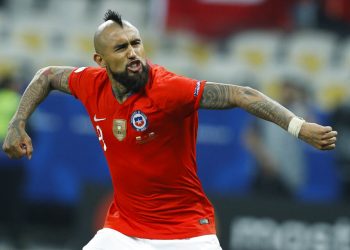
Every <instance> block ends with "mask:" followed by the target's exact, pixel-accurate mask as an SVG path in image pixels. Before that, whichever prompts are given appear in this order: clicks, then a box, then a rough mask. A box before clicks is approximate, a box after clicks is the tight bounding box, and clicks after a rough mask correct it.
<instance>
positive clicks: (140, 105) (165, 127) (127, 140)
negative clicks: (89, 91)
mask: <svg viewBox="0 0 350 250" xmlns="http://www.w3.org/2000/svg"><path fill="white" fill-rule="evenodd" d="M130 98H131V99H130V100H127V101H126V102H125V103H123V104H119V103H117V102H116V101H114V100H112V101H111V100H109V99H108V98H99V99H97V100H96V101H94V102H91V103H92V105H90V106H89V107H87V109H88V113H89V115H90V118H91V121H92V124H93V126H94V128H95V130H96V133H97V136H98V139H99V141H100V143H101V146H102V147H103V149H104V151H107V150H108V149H109V148H111V149H112V148H114V149H118V147H123V148H125V147H127V146H130V145H131V146H134V145H143V144H154V143H155V142H156V141H159V139H161V140H164V139H166V138H167V137H168V135H169V134H168V133H167V132H168V131H172V130H174V129H176V128H177V127H178V124H176V123H177V122H176V119H174V118H173V117H171V115H169V114H167V113H165V112H163V111H162V110H160V109H159V108H158V107H157V105H156V104H155V103H154V102H153V101H152V100H151V99H149V98H148V97H147V96H134V97H133V96H132V97H130Z"/></svg>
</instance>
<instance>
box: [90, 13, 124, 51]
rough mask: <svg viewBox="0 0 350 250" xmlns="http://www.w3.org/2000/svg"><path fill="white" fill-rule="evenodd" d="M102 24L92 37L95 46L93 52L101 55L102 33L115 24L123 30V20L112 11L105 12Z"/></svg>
mask: <svg viewBox="0 0 350 250" xmlns="http://www.w3.org/2000/svg"><path fill="white" fill-rule="evenodd" d="M103 21H104V23H102V24H101V25H100V26H99V27H98V28H97V30H96V32H95V35H94V46H95V51H96V53H101V51H102V50H103V46H104V44H103V41H102V40H103V39H102V36H103V31H104V30H105V29H106V28H107V27H108V26H110V25H112V24H117V25H119V26H120V27H121V28H123V20H122V17H121V15H120V14H119V13H118V12H115V11H112V10H107V11H106V13H105V15H104V18H103Z"/></svg>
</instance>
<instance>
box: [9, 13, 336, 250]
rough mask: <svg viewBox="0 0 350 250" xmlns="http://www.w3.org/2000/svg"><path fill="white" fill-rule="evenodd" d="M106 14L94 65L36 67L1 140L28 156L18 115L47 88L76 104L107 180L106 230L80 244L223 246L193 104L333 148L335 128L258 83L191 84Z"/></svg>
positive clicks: (23, 117)
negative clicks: (233, 112)
mask: <svg viewBox="0 0 350 250" xmlns="http://www.w3.org/2000/svg"><path fill="white" fill-rule="evenodd" d="M104 21H105V22H104V23H102V24H101V25H100V26H99V27H98V29H97V31H96V33H95V36H94V46H95V53H94V60H95V62H96V63H97V64H98V65H99V66H100V67H81V68H74V67H54V66H50V67H46V68H43V69H41V70H39V71H38V72H37V73H36V75H35V76H34V78H33V79H32V81H31V82H30V84H29V85H28V87H27V89H26V91H25V92H24V94H23V96H22V99H21V102H20V104H19V107H18V109H17V111H16V113H15V115H14V117H13V118H12V120H11V122H10V124H9V128H8V132H7V137H6V139H5V141H4V144H3V150H4V151H5V152H6V153H7V154H8V156H9V157H12V158H20V157H22V156H25V155H26V156H27V157H28V158H29V159H30V158H31V156H32V152H33V146H32V143H31V139H30V137H29V136H28V134H27V133H26V130H25V127H26V122H27V120H28V118H29V116H30V115H31V114H32V112H33V111H34V110H35V108H36V107H37V106H38V105H39V103H40V102H42V101H43V100H44V99H45V98H46V96H47V95H48V94H49V92H50V91H51V90H59V91H62V92H65V93H67V94H71V95H73V96H74V97H76V98H78V99H79V100H80V101H81V102H82V103H83V105H84V106H85V108H86V110H87V112H88V114H89V116H90V119H91V122H92V124H93V127H94V128H95V130H96V133H97V137H98V139H99V142H100V144H101V147H102V150H103V152H104V154H105V157H106V159H107V162H108V165H109V169H110V173H111V176H112V182H113V186H114V199H113V201H112V204H111V206H110V209H109V211H108V214H107V217H106V221H105V225H104V228H103V229H101V230H100V231H98V232H97V234H96V235H95V237H94V238H93V239H92V240H91V241H90V242H89V243H88V244H87V245H86V246H85V247H84V248H83V249H84V250H90V249H91V250H92V249H104V250H109V249H119V250H122V249H127V250H133V249H135V250H136V249H137V250H140V249H150V250H151V249H153V250H157V249H162V250H164V249H169V250H170V249H182V250H186V249H188V250H193V249H201V250H217V249H221V247H220V244H219V242H218V239H217V237H216V231H215V220H214V211H213V207H212V205H211V203H210V202H209V201H208V199H207V197H206V196H205V194H204V192H203V190H202V187H201V184H200V181H199V179H198V176H197V171H196V168H197V166H196V152H195V144H196V135H197V126H198V114H197V110H198V109H199V108H205V109H228V108H235V107H240V108H243V109H245V110H246V111H248V112H250V113H252V114H254V115H256V116H257V117H260V118H262V119H265V120H267V121H270V122H273V123H276V124H277V125H279V126H280V127H282V128H283V129H285V130H287V131H289V132H290V133H292V134H293V135H294V136H296V137H298V138H300V139H302V140H304V141H306V142H307V143H309V144H311V145H312V146H314V147H316V148H318V149H321V150H330V149H333V148H335V141H336V135H337V132H336V131H333V130H332V128H331V127H324V126H321V125H318V124H314V123H308V122H306V121H304V120H302V119H300V118H298V117H297V116H295V115H294V114H293V113H292V112H290V111H289V110H287V109H286V108H284V107H283V106H281V105H280V104H278V103H277V102H275V101H273V100H271V99H270V98H268V97H267V96H265V95H263V94H262V93H260V92H258V91H257V90H254V89H251V88H248V87H241V86H236V85H231V84H221V83H214V82H206V81H198V80H194V79H190V78H187V77H184V76H180V75H176V74H174V73H171V72H169V71H168V70H166V69H165V68H163V67H161V66H158V65H153V64H152V63H151V62H149V61H147V60H146V56H145V52H144V48H143V44H142V39H141V37H140V34H139V31H138V30H137V28H135V27H134V26H133V25H131V24H130V23H129V22H127V21H125V20H122V19H121V17H120V15H119V14H118V13H116V12H113V11H111V10H109V11H107V12H106V14H105V18H104ZM169 60H171V58H169ZM47 126H50V124H47ZM213 157H214V156H213Z"/></svg>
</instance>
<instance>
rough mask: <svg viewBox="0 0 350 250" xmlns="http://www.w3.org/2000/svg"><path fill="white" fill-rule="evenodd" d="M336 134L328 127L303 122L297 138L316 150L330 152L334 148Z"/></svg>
mask: <svg viewBox="0 0 350 250" xmlns="http://www.w3.org/2000/svg"><path fill="white" fill-rule="evenodd" d="M337 134H338V133H337V131H334V130H332V127H330V126H326V127H325V126H321V125H319V124H316V123H309V122H305V123H304V124H303V125H302V127H301V130H300V132H299V138H300V139H302V140H304V141H305V142H307V143H309V144H310V145H312V146H314V147H315V148H317V149H320V150H331V149H334V148H335V142H336V141H337Z"/></svg>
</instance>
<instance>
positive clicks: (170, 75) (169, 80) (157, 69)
mask: <svg viewBox="0 0 350 250" xmlns="http://www.w3.org/2000/svg"><path fill="white" fill-rule="evenodd" d="M150 77H151V81H150V84H149V86H148V87H149V89H152V90H156V89H159V88H161V89H162V88H166V87H168V86H171V85H173V84H175V83H176V82H178V81H181V78H183V76H181V75H178V74H176V73H174V72H171V71H169V70H168V69H166V68H165V67H163V66H160V65H157V64H152V65H151V75H150Z"/></svg>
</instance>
